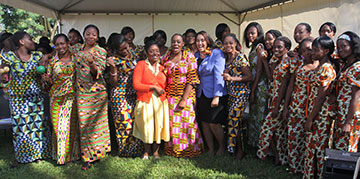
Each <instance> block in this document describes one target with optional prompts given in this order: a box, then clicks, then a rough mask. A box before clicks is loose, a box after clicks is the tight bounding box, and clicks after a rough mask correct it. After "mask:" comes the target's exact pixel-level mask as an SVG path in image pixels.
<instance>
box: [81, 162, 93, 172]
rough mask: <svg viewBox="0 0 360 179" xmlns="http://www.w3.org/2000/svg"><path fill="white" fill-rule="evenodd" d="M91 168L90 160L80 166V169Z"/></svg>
mask: <svg viewBox="0 0 360 179" xmlns="http://www.w3.org/2000/svg"><path fill="white" fill-rule="evenodd" d="M89 168H91V163H90V162H86V163H85V164H84V165H83V166H82V167H81V170H84V171H86V170H87V169H89Z"/></svg>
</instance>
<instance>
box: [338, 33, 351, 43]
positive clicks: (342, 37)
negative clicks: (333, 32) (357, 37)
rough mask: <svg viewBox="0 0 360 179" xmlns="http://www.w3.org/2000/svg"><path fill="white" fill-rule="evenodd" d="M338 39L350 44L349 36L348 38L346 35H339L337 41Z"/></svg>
mask: <svg viewBox="0 0 360 179" xmlns="http://www.w3.org/2000/svg"><path fill="white" fill-rule="evenodd" d="M340 39H343V40H347V41H349V42H351V38H350V36H348V35H346V34H342V35H340V36H339V37H338V40H340Z"/></svg>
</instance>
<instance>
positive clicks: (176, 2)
mask: <svg viewBox="0 0 360 179" xmlns="http://www.w3.org/2000/svg"><path fill="white" fill-rule="evenodd" d="M288 2H291V3H288ZM0 3H2V4H6V5H10V6H13V7H17V8H21V9H25V10H28V11H31V12H35V13H38V14H41V15H44V16H47V17H52V18H56V19H59V20H60V23H61V26H60V29H61V30H60V31H61V32H63V33H67V32H68V31H69V30H70V28H75V29H78V30H79V31H80V32H81V31H82V30H83V28H84V27H85V26H86V25H87V24H90V23H91V24H95V25H97V26H98V27H99V28H100V35H101V36H105V37H108V36H109V35H110V34H111V33H112V32H120V30H121V28H122V27H124V26H131V27H133V29H134V30H135V34H136V35H135V40H134V42H135V43H136V44H142V43H143V39H144V37H145V36H148V35H151V34H152V33H153V32H154V31H155V30H157V29H162V30H164V31H165V32H166V33H167V34H168V36H170V35H172V34H174V33H183V32H184V31H185V30H186V29H187V28H194V29H195V30H196V31H199V30H205V31H207V32H208V33H209V34H210V35H211V36H212V37H213V38H214V37H215V27H216V25H217V24H219V23H226V24H228V25H229V27H230V29H231V32H232V33H235V34H237V35H238V37H239V39H240V41H242V40H243V39H242V34H243V30H244V29H245V27H246V25H247V24H249V23H250V22H252V21H257V22H259V23H260V24H261V25H262V26H263V29H264V31H267V30H269V29H277V30H280V31H281V32H282V33H283V35H285V36H288V37H290V39H292V33H293V30H294V28H295V26H296V24H298V23H300V22H307V23H309V24H310V25H311V26H312V28H313V32H312V35H313V36H314V37H316V36H318V32H317V31H318V28H319V27H320V25H321V24H322V23H324V22H327V21H330V22H333V23H334V24H335V25H336V26H337V29H338V30H337V35H339V34H341V33H342V32H344V31H346V30H351V31H354V32H356V33H359V30H360V19H359V18H360V10H359V9H360V1H359V0H291V1H289V0H0ZM168 38H169V37H168ZM293 43H294V41H293ZM167 44H168V45H169V40H168V43H167ZM295 46H296V44H293V47H295ZM245 50H247V49H245Z"/></svg>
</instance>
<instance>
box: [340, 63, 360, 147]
mask: <svg viewBox="0 0 360 179" xmlns="http://www.w3.org/2000/svg"><path fill="white" fill-rule="evenodd" d="M359 74H360V61H357V62H355V63H354V64H352V65H351V66H350V67H348V68H347V69H346V70H344V71H343V72H341V74H340V78H339V80H338V86H337V90H338V97H337V110H336V111H337V113H338V115H337V116H338V119H337V121H336V128H335V131H336V132H335V148H336V149H338V150H343V151H348V152H358V144H359V137H360V105H359V102H360V101H359V99H358V106H357V107H356V109H355V114H354V117H353V120H352V121H351V126H352V128H351V130H350V133H348V134H343V133H342V127H343V125H344V123H345V121H346V116H347V114H348V112H349V107H350V101H351V99H352V97H351V94H352V89H351V88H352V87H353V86H355V87H358V88H360V80H359Z"/></svg>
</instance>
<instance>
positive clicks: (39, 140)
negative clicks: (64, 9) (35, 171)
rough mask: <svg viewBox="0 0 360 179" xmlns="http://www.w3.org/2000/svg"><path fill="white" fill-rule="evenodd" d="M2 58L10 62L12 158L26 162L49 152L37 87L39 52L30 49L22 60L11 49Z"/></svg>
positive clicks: (46, 126)
mask: <svg viewBox="0 0 360 179" xmlns="http://www.w3.org/2000/svg"><path fill="white" fill-rule="evenodd" d="M4 56H5V57H4V58H3V60H4V61H3V62H5V63H7V64H8V65H9V66H10V75H11V78H10V81H9V97H10V101H9V102H10V110H11V120H12V130H13V142H14V148H15V159H16V160H17V161H18V162H19V163H29V162H33V161H35V160H38V159H46V158H49V157H50V156H51V140H50V137H51V135H50V129H49V125H48V121H46V120H45V116H44V104H43V101H44V98H43V95H42V93H41V89H40V83H39V82H40V81H38V79H40V78H41V77H40V76H39V74H38V73H37V71H36V68H37V67H38V63H39V61H40V59H41V57H42V54H41V52H32V53H31V57H30V59H29V61H27V62H23V61H22V60H21V59H19V58H17V56H16V55H15V53H13V52H8V53H5V54H4Z"/></svg>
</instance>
